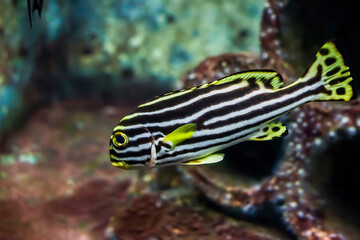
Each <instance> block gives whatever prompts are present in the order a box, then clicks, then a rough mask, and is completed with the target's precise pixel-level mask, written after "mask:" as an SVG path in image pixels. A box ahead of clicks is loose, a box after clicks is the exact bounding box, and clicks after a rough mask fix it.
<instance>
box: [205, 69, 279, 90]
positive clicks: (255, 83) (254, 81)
mask: <svg viewBox="0 0 360 240" xmlns="http://www.w3.org/2000/svg"><path fill="white" fill-rule="evenodd" d="M239 80H240V81H239ZM233 81H239V82H243V81H245V82H248V83H249V85H250V86H251V87H254V88H266V89H272V90H277V89H279V88H281V87H282V86H283V84H284V82H283V79H282V77H281V75H280V74H279V73H278V72H276V71H273V70H251V71H244V72H240V73H237V74H234V75H231V76H228V77H226V78H223V79H220V80H217V81H214V82H212V83H210V85H211V84H213V85H220V84H224V83H229V82H233Z"/></svg>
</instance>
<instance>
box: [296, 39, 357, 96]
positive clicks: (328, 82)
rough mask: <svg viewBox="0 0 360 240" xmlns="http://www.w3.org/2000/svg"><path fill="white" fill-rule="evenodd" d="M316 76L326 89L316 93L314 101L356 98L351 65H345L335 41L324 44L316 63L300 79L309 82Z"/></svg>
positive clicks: (317, 55)
mask: <svg viewBox="0 0 360 240" xmlns="http://www.w3.org/2000/svg"><path fill="white" fill-rule="evenodd" d="M316 78H319V80H320V81H321V82H322V83H323V86H324V91H323V92H322V93H320V94H318V95H316V96H315V98H314V100H313V101H329V100H330V101H331V100H335V101H349V100H351V99H354V98H356V92H355V91H354V89H353V86H352V80H353V79H352V77H351V76H350V70H349V67H347V66H345V64H344V60H343V58H342V56H341V54H340V52H339V51H338V50H337V48H336V46H335V44H334V43H333V42H328V43H326V44H325V45H324V46H322V48H321V49H320V50H319V52H318V53H317V54H316V60H315V61H314V63H313V64H312V65H311V66H310V68H309V69H308V70H307V71H306V72H305V74H304V75H303V76H302V77H301V78H300V79H299V80H298V81H300V82H308V81H311V80H312V79H316ZM298 81H297V82H298Z"/></svg>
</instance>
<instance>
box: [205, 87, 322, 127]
mask: <svg viewBox="0 0 360 240" xmlns="http://www.w3.org/2000/svg"><path fill="white" fill-rule="evenodd" d="M321 85H322V83H321V82H317V83H316V84H314V85H310V86H306V87H304V88H302V89H300V90H298V91H296V92H293V93H291V94H286V95H284V96H282V97H280V98H277V99H272V100H269V101H266V102H262V103H259V104H257V105H254V106H253V107H249V108H246V109H242V110H240V111H236V112H231V113H229V114H227V115H223V116H219V117H214V118H211V119H209V120H207V121H205V122H204V125H205V126H207V125H210V124H213V123H218V122H221V121H225V120H228V119H231V118H235V117H238V116H241V115H244V114H248V113H249V112H252V111H255V110H259V109H261V108H264V107H267V106H270V105H274V104H277V103H279V102H283V101H286V100H289V99H292V98H296V97H298V96H299V95H302V94H304V93H306V92H307V91H309V90H311V89H313V88H314V87H319V86H321ZM313 97H314V96H311V98H313Z"/></svg>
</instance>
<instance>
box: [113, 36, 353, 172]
mask: <svg viewBox="0 0 360 240" xmlns="http://www.w3.org/2000/svg"><path fill="white" fill-rule="evenodd" d="M352 80H353V78H352V77H351V74H350V70H349V67H347V66H345V63H344V60H343V57H342V55H341V54H340V52H339V51H338V50H337V48H336V46H335V44H334V43H333V42H327V43H325V44H324V45H323V46H322V47H321V48H320V50H319V51H318V53H317V54H316V58H315V61H314V62H313V63H312V65H311V66H310V67H309V68H308V69H307V70H306V71H305V73H304V74H303V75H302V77H300V78H299V79H298V80H296V81H295V82H293V83H292V84H289V85H287V86H283V85H284V82H283V79H282V76H281V75H280V74H279V73H278V72H276V71H274V70H266V69H257V70H250V71H244V72H239V73H236V74H233V75H230V76H227V77H225V78H222V79H219V80H215V81H213V82H211V83H207V84H203V85H200V86H197V87H192V88H189V89H183V90H179V91H175V92H170V93H167V94H164V95H161V96H158V97H155V98H153V99H151V100H150V101H148V102H146V103H144V104H141V105H139V106H138V107H137V108H136V109H135V110H134V111H133V112H131V113H130V114H129V115H127V116H125V117H124V118H122V119H121V121H120V122H119V124H118V125H116V126H115V128H114V129H113V132H112V135H111V136H110V146H109V152H110V160H111V163H112V165H114V166H115V167H118V168H121V169H141V168H151V167H154V166H166V165H174V164H182V165H202V164H213V163H217V162H220V161H222V160H223V159H224V154H223V153H219V152H220V151H221V150H223V149H225V148H227V147H230V146H233V145H235V144H238V143H240V142H243V141H268V140H272V139H274V138H278V137H283V136H285V135H287V134H288V130H287V127H286V126H285V125H284V124H283V123H282V122H281V121H279V120H277V118H278V117H279V116H281V115H283V114H285V113H287V112H289V111H290V110H292V109H294V108H296V107H298V106H301V105H303V104H306V103H308V102H314V101H350V100H352V99H355V98H356V92H355V91H354V88H353V84H352V83H353V82H352Z"/></svg>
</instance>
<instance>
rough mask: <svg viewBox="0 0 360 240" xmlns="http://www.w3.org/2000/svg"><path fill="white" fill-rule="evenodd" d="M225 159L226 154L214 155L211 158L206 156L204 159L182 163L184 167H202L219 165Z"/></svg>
mask: <svg viewBox="0 0 360 240" xmlns="http://www.w3.org/2000/svg"><path fill="white" fill-rule="evenodd" d="M223 159H224V154H220V153H218V154H213V155H210V156H206V157H204V158H200V159H195V160H190V161H188V162H184V163H182V164H183V165H202V164H211V163H217V162H220V161H222V160H223Z"/></svg>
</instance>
